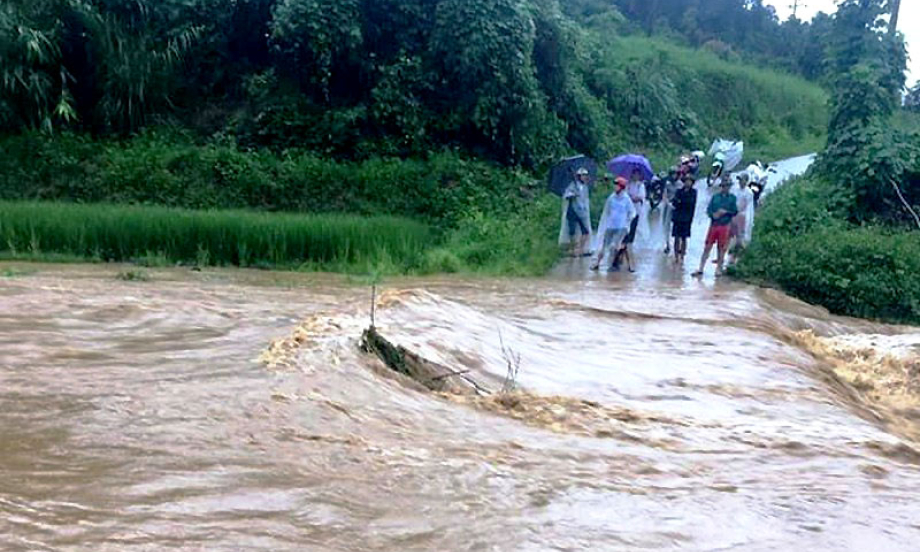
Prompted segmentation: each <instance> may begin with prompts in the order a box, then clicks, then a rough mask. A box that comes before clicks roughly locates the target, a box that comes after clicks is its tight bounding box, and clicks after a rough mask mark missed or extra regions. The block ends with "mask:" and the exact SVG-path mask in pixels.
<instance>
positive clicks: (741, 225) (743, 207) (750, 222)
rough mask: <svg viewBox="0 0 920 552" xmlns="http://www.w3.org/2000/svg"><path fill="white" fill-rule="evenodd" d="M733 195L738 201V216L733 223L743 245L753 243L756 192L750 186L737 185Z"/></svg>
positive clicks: (732, 191) (733, 189)
mask: <svg viewBox="0 0 920 552" xmlns="http://www.w3.org/2000/svg"><path fill="white" fill-rule="evenodd" d="M731 193H732V194H733V195H734V196H735V197H736V198H737V200H738V216H736V217H735V219H734V220H733V221H732V224H733V225H735V227H736V232H737V235H738V239H739V240H740V242H741V244H742V245H745V246H746V245H747V244H749V243H751V236H752V235H753V233H754V192H752V191H751V188H749V187H748V186H745V187H743V188H742V187H741V186H740V185H737V184H736V185H735V186H734V187H733V188H732V190H731Z"/></svg>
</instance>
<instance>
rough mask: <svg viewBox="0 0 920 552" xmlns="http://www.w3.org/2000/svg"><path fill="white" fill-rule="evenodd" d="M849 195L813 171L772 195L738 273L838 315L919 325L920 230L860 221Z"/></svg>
mask: <svg viewBox="0 0 920 552" xmlns="http://www.w3.org/2000/svg"><path fill="white" fill-rule="evenodd" d="M849 201H850V198H848V197H846V196H845V195H844V194H842V192H841V190H840V188H838V187H836V186H833V185H831V184H829V183H827V182H824V181H822V180H820V179H818V178H815V177H803V178H800V179H798V180H795V181H792V182H790V183H788V184H786V185H785V186H783V187H782V188H780V189H779V190H778V191H777V192H775V193H774V194H772V195H770V196H769V197H768V198H767V199H766V200H765V201H764V204H763V206H762V209H761V210H760V211H759V212H758V215H757V224H756V226H755V229H754V240H753V242H752V244H751V246H750V248H749V249H748V250H747V252H746V253H745V254H744V256H743V257H742V258H741V260H740V261H739V263H738V264H737V266H736V268H735V273H736V274H737V275H738V276H740V277H742V278H745V279H748V280H750V281H753V282H756V283H765V284H768V285H775V286H778V287H780V288H782V289H783V290H784V291H786V292H787V293H789V294H791V295H793V296H795V297H798V298H799V299H802V300H804V301H807V302H809V303H814V304H818V305H822V306H824V307H826V308H827V309H828V310H830V311H831V312H833V313H837V314H844V315H849V316H858V317H863V318H874V319H882V320H888V321H894V322H906V323H912V324H918V323H920V233H918V232H917V231H910V230H907V229H903V228H902V229H897V228H890V227H886V226H881V225H871V226H856V225H852V224H850V223H848V222H846V220H845V219H844V217H843V216H842V213H843V212H844V211H845V209H846V207H847V205H848V204H849Z"/></svg>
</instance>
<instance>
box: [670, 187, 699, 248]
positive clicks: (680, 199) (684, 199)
mask: <svg viewBox="0 0 920 552" xmlns="http://www.w3.org/2000/svg"><path fill="white" fill-rule="evenodd" d="M695 183H696V182H695V181H694V178H693V176H692V175H690V174H685V175H684V178H683V184H684V185H683V186H682V187H681V188H679V189H678V190H677V191H676V192H674V199H673V200H672V201H671V207H672V209H673V213H672V214H671V223H672V229H671V236H673V237H674V261H675V262H677V263H682V262H684V258H685V257H686V256H687V239H688V238H689V237H690V229H691V228H692V227H693V215H694V214H696V189H695V188H694V187H693V185H694V184H695Z"/></svg>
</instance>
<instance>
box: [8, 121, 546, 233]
mask: <svg viewBox="0 0 920 552" xmlns="http://www.w3.org/2000/svg"><path fill="white" fill-rule="evenodd" d="M0 152H2V155H0V199H5V200H43V201H69V202H79V203H99V202H105V203H122V204H145V205H163V206H167V207H183V208H188V209H258V210H265V211H290V212H307V213H349V214H357V215H397V216H407V217H413V218H418V219H422V220H425V221H428V222H435V223H437V224H439V225H452V224H454V223H456V222H457V221H458V220H459V218H460V217H461V216H463V215H464V214H465V213H466V211H467V210H468V209H469V208H470V207H471V206H475V207H476V208H478V209H481V210H486V211H491V210H495V209H499V208H504V207H505V205H506V204H507V202H508V201H513V200H514V199H515V198H519V197H521V195H522V188H527V187H528V185H529V184H530V182H531V180H532V179H531V178H530V177H528V176H527V175H525V174H523V173H521V172H519V171H515V170H510V169H502V168H499V167H496V166H494V165H492V164H489V163H485V162H481V161H472V160H469V159H466V158H463V157H461V156H460V155H457V154H453V153H439V154H433V155H430V156H427V157H425V158H418V159H398V158H380V157H377V158H373V159H369V160H367V161H363V162H339V161H336V160H334V159H329V158H321V157H318V156H317V155H315V154H312V153H309V152H298V151H290V152H286V153H284V154H275V153H271V152H269V151H267V150H263V151H249V150H245V149H241V148H238V147H237V146H236V145H235V144H233V143H232V142H228V141H209V142H206V143H199V142H197V141H195V140H194V139H193V138H192V137H191V136H190V135H188V134H185V133H182V132H179V131H175V130H168V129H161V130H154V131H150V132H147V133H145V134H142V135H140V136H137V137H134V138H132V139H127V140H115V139H92V138H90V137H88V136H83V135H75V134H64V135H59V136H56V137H49V136H46V135H42V134H39V133H28V134H21V135H13V136H6V137H2V138H0ZM528 193H529V192H528V191H527V190H526V189H525V190H524V195H525V196H526V195H527V194H528Z"/></svg>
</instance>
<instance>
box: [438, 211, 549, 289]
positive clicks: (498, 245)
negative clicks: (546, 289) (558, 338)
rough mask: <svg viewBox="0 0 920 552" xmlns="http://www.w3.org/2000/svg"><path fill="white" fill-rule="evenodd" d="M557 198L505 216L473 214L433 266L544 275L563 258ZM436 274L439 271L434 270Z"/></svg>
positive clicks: (511, 273)
mask: <svg viewBox="0 0 920 552" xmlns="http://www.w3.org/2000/svg"><path fill="white" fill-rule="evenodd" d="M557 202H558V198H556V197H554V196H549V195H544V196H543V197H541V199H540V200H538V201H535V202H532V203H528V204H526V205H518V206H517V207H518V208H510V209H505V210H502V211H497V210H496V211H492V212H491V213H486V212H483V211H479V210H473V211H471V212H470V213H469V214H467V215H466V216H465V217H464V218H462V219H461V221H460V224H459V226H458V228H457V229H456V230H454V231H453V232H451V233H450V234H449V235H448V237H447V239H446V241H445V244H444V247H443V249H441V250H436V251H435V252H434V253H433V255H432V257H431V260H433V261H434V262H435V263H441V266H444V265H445V264H447V265H448V266H451V265H452V264H453V263H454V261H453V259H454V258H456V259H457V260H458V261H459V262H460V263H462V265H464V266H466V267H468V268H470V269H473V270H482V271H486V272H490V273H495V274H505V275H513V276H536V275H542V274H545V273H546V272H547V271H548V270H549V269H550V268H551V267H552V266H553V264H554V263H555V262H556V260H557V259H558V257H559V248H558V246H557V243H556V239H557V231H558V230H559V226H558V224H559V206H558V203H557ZM431 268H432V269H433V270H438V269H439V268H438V265H437V264H435V265H433V266H431Z"/></svg>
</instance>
